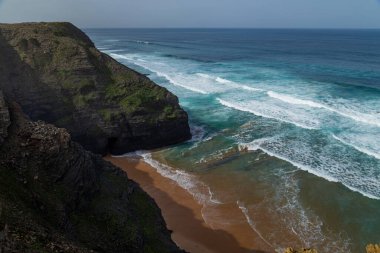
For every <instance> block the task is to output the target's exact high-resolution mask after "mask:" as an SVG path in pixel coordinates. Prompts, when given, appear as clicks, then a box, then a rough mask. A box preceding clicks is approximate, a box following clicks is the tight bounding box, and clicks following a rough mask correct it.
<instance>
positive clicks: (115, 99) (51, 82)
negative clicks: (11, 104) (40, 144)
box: [0, 23, 191, 154]
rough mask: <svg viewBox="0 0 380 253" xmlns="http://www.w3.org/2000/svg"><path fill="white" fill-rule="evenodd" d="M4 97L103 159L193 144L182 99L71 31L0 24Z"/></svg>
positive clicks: (57, 26) (70, 28)
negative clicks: (65, 131)
mask: <svg viewBox="0 0 380 253" xmlns="http://www.w3.org/2000/svg"><path fill="white" fill-rule="evenodd" d="M0 89H2V90H3V92H4V93H5V94H6V95H7V96H8V97H9V98H12V99H13V100H14V101H15V102H17V103H18V104H19V105H20V106H21V107H22V109H23V111H24V112H25V114H27V115H28V116H29V117H30V118H31V119H32V120H44V121H46V122H48V123H51V124H54V125H56V126H57V127H62V128H65V129H67V130H68V132H69V133H70V134H71V136H72V138H73V140H74V141H77V142H79V143H80V144H81V145H82V146H83V147H84V148H85V149H87V150H90V151H92V152H95V153H98V154H106V153H112V154H122V153H126V152H129V151H133V150H138V149H153V148H158V147H162V146H167V145H171V144H176V143H179V142H182V141H185V140H187V139H189V138H190V137H191V134H190V128H189V125H188V116H187V113H186V112H185V111H184V110H183V109H182V108H181V107H180V106H179V104H178V98H177V97H176V96H175V95H173V94H172V93H170V92H169V91H168V90H166V89H165V88H162V87H160V86H158V85H156V84H155V83H153V82H152V81H151V80H150V79H148V78H147V77H146V76H144V75H142V74H140V73H137V72H135V71H133V70H131V69H129V68H128V67H126V66H124V65H122V64H120V63H118V62H117V61H115V60H114V59H112V58H111V57H109V56H108V55H106V54H103V53H101V52H100V51H98V50H97V49H96V48H95V46H94V44H93V42H92V41H91V40H90V39H89V38H88V36H87V35H85V34H84V33H83V32H82V31H81V30H79V29H78V28H76V27H75V26H74V25H72V24H70V23H22V24H0Z"/></svg>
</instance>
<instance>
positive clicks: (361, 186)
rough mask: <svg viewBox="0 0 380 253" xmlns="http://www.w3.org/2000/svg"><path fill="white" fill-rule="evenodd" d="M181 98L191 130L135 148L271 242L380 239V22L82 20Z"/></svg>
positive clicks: (349, 244)
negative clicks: (229, 207) (228, 24)
mask: <svg viewBox="0 0 380 253" xmlns="http://www.w3.org/2000/svg"><path fill="white" fill-rule="evenodd" d="M85 32H86V33H87V34H88V35H89V36H90V37H91V39H92V40H93V41H94V42H95V44H96V46H97V47H98V48H99V49H100V50H101V51H103V52H105V53H107V54H109V55H110V56H112V57H113V58H115V59H116V60H118V61H119V62H121V63H123V64H125V65H127V66H129V67H130V68H132V69H135V70H137V71H139V72H141V73H143V74H146V75H148V77H149V78H151V79H152V80H153V81H155V82H156V83H157V84H159V85H161V86H163V87H166V88H167V89H168V90H170V91H171V92H173V93H174V94H175V95H177V96H178V97H179V100H180V103H181V105H182V107H183V108H184V109H185V110H186V111H187V112H188V113H189V118H190V125H191V129H192V133H193V138H192V140H190V141H188V142H186V143H183V144H180V145H176V146H172V147H168V148H166V149H161V150H158V151H154V152H143V151H141V152H138V154H139V155H140V156H142V157H143V158H144V160H145V161H146V162H148V163H149V164H151V165H152V166H153V167H155V168H156V169H157V170H158V171H159V172H160V173H161V174H162V175H164V176H166V177H169V178H171V179H173V180H175V181H176V182H177V183H178V184H179V185H180V186H182V187H183V188H184V189H186V190H188V191H189V192H190V193H191V194H193V195H194V197H195V198H197V200H198V201H199V202H200V203H202V204H203V205H204V209H203V218H204V219H205V221H206V222H211V223H213V222H214V223H215V222H234V217H230V219H229V220H228V221H226V220H225V219H223V220H219V221H218V214H217V213H215V206H218V205H222V204H223V203H236V208H239V209H240V210H241V212H242V213H243V214H244V215H245V217H246V219H247V220H246V222H247V223H249V225H250V226H251V227H252V229H253V230H255V231H256V232H257V233H258V234H259V235H260V237H261V238H262V239H263V240H264V241H265V242H266V243H267V244H268V245H270V246H271V247H272V248H273V249H274V250H276V251H278V252H280V251H281V250H282V249H283V248H285V247H288V246H293V247H313V248H316V249H318V250H319V252H322V253H323V252H326V253H327V252H345V253H347V252H353V253H358V252H364V248H365V245H366V244H368V243H376V242H377V243H378V242H380V30H302V29H299V30H286V29H282V30H278V29H86V30H85Z"/></svg>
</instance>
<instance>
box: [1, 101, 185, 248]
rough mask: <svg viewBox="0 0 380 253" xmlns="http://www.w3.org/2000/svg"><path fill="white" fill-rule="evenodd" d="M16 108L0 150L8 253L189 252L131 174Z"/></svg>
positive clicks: (11, 108) (3, 239)
mask: <svg viewBox="0 0 380 253" xmlns="http://www.w3.org/2000/svg"><path fill="white" fill-rule="evenodd" d="M8 105H9V106H8V108H9V111H10V115H11V117H10V118H11V119H12V120H11V121H10V123H11V125H10V126H9V131H8V136H6V138H4V141H3V143H2V145H0V252H120V253H121V252H163V253H164V252H182V251H181V250H179V249H178V248H177V246H176V245H175V244H174V243H173V242H172V240H171V238H170V232H169V231H168V230H167V229H166V225H165V223H164V221H163V218H162V216H161V212H160V210H159V208H158V207H157V206H156V204H155V203H154V201H153V200H152V199H151V198H150V197H149V196H148V195H147V194H146V193H145V192H143V191H142V190H141V188H140V187H139V186H138V185H137V184H136V183H134V182H133V181H131V180H129V179H128V178H127V175H126V174H125V173H124V172H122V171H121V170H120V169H118V168H116V167H114V166H113V165H111V164H110V163H108V162H105V161H104V160H103V159H102V157H101V156H98V155H94V154H92V153H90V152H88V151H86V150H84V149H83V148H82V147H81V146H80V145H79V144H77V143H75V142H73V141H72V140H71V138H70V135H69V133H68V132H67V131H66V130H65V129H62V128H57V127H55V126H53V125H50V124H46V123H44V122H42V121H38V122H32V121H30V120H28V119H27V118H25V117H24V115H23V113H22V112H21V109H20V108H19V107H17V105H15V104H13V103H12V104H8ZM4 107H5V106H4V104H2V103H0V111H2V110H3V108H4ZM3 119H4V118H0V125H3V123H4V121H3ZM5 119H6V120H7V119H8V117H5ZM6 125H7V124H6Z"/></svg>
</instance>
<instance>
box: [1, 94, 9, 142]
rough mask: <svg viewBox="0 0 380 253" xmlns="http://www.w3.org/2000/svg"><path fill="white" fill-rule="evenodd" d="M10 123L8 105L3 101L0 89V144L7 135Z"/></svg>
mask: <svg viewBox="0 0 380 253" xmlns="http://www.w3.org/2000/svg"><path fill="white" fill-rule="evenodd" d="M10 124H11V121H10V117H9V111H8V106H7V105H6V103H5V100H4V97H3V93H2V91H1V90H0V145H1V144H2V143H3V141H4V138H6V137H7V136H8V127H9V125H10Z"/></svg>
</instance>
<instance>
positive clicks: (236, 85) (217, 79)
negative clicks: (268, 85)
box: [197, 73, 263, 91]
mask: <svg viewBox="0 0 380 253" xmlns="http://www.w3.org/2000/svg"><path fill="white" fill-rule="evenodd" d="M197 75H198V76H200V77H203V78H207V79H210V80H213V81H215V82H217V83H220V84H224V85H227V86H229V87H231V88H234V89H243V90H249V91H263V90H262V89H258V88H253V87H250V86H248V85H245V84H240V83H236V82H233V81H230V80H228V79H225V78H222V77H219V76H217V77H215V76H211V75H208V74H204V73H197Z"/></svg>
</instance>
